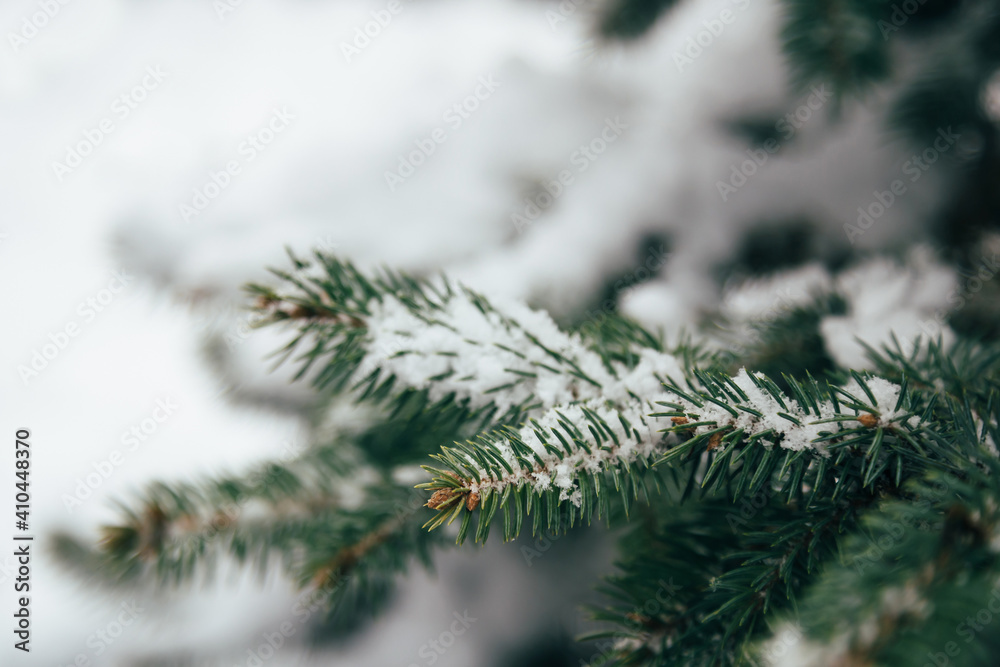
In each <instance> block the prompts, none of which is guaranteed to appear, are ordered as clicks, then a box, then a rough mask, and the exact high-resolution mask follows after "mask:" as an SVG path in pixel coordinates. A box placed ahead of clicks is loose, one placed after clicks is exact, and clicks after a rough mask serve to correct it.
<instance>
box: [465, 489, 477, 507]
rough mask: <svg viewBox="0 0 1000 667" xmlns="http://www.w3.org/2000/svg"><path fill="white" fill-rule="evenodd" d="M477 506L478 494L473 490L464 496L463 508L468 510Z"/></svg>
mask: <svg viewBox="0 0 1000 667" xmlns="http://www.w3.org/2000/svg"><path fill="white" fill-rule="evenodd" d="M477 507H479V494H478V493H476V492H475V491H473V492H472V493H470V494H469V495H468V496H467V497H466V498H465V509H467V510H469V511H470V512H471V511H472V510H474V509H476V508H477Z"/></svg>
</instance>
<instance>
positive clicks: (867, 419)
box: [858, 412, 878, 428]
mask: <svg viewBox="0 0 1000 667" xmlns="http://www.w3.org/2000/svg"><path fill="white" fill-rule="evenodd" d="M858 421H859V422H861V425H862V426H864V427H865V428H874V427H875V425H876V424H878V417H876V416H875V415H873V414H872V413H870V412H866V413H864V414H862V415H858Z"/></svg>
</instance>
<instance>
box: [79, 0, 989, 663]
mask: <svg viewBox="0 0 1000 667" xmlns="http://www.w3.org/2000/svg"><path fill="white" fill-rule="evenodd" d="M675 4H677V3H676V2H672V1H670V2H664V1H662V0H661V1H658V2H642V1H639V0H616V1H614V2H610V3H607V5H606V7H605V8H604V13H602V14H601V16H600V23H599V31H600V33H601V34H602V35H603V36H604V37H605V38H607V39H634V38H636V37H638V36H640V35H642V33H643V32H644V31H645V30H646V29H648V27H649V25H650V24H651V23H652V22H653V21H654V20H656V19H657V18H658V17H660V16H661V15H662V18H663V20H669V12H670V10H671V8H672V7H673V6H674V5H675ZM785 10H786V24H785V30H784V42H785V51H786V55H787V57H788V59H789V63H790V67H791V69H792V70H793V71H794V72H795V76H796V81H797V84H798V85H803V86H808V85H812V84H815V83H826V84H828V85H830V86H831V87H832V88H833V90H834V91H835V93H836V95H837V97H838V99H839V100H841V102H842V103H843V104H846V103H847V101H849V100H850V99H853V98H854V97H856V96H863V95H865V94H866V93H867V92H868V91H871V90H872V89H873V87H875V86H878V85H879V84H881V83H883V82H885V81H887V80H889V79H891V78H892V77H893V76H894V73H897V72H899V71H901V70H904V69H905V70H906V71H907V72H908V79H907V81H908V82H909V83H908V84H907V85H902V86H898V87H895V88H893V89H892V94H893V95H895V103H894V108H895V113H894V115H893V123H894V126H893V127H892V128H887V130H893V131H899V132H901V133H902V134H904V135H906V136H908V137H911V139H913V140H914V141H915V142H916V143H918V144H920V143H921V142H923V144H926V142H927V140H928V138H929V139H930V140H931V141H932V140H933V137H934V134H935V133H936V132H937V131H938V129H939V128H940V127H942V126H954V127H956V128H961V131H962V132H963V133H967V134H968V135H969V136H975V137H976V138H977V145H976V148H975V151H974V155H973V157H971V158H969V159H968V161H967V163H966V168H967V170H968V174H967V177H966V178H964V179H963V182H962V183H961V184H959V185H958V187H957V189H956V190H955V193H954V197H953V198H952V199H951V200H950V202H949V204H948V206H947V207H946V209H945V210H944V212H943V213H942V215H941V222H940V225H939V231H940V234H939V237H940V239H941V240H942V242H943V243H944V244H945V247H946V254H947V255H948V257H949V259H951V260H952V261H954V263H955V264H956V265H957V266H959V267H965V268H968V267H970V266H973V265H974V264H975V262H976V261H978V256H977V255H976V253H977V252H978V249H980V248H981V247H982V246H981V245H979V240H980V239H981V235H982V233H983V231H984V230H987V229H989V228H990V227H991V226H992V225H995V221H996V219H997V217H996V214H997V207H998V203H1000V200H998V195H997V189H996V187H995V184H996V182H997V181H996V177H997V173H998V168H997V167H998V142H997V136H996V132H997V122H996V117H994V116H991V115H990V114H989V113H988V112H987V111H985V110H984V105H983V103H982V100H983V97H984V95H987V94H989V91H990V90H991V88H990V86H995V85H996V83H995V81H996V72H997V71H998V67H1000V62H998V61H1000V48H998V46H1000V39H998V37H1000V8H998V7H997V6H996V3H992V2H985V1H978V2H977V1H972V0H970V1H968V2H961V3H952V2H943V1H938V0H924V1H923V2H917V1H916V0H914V1H913V2H890V1H889V0H873V1H870V2H869V1H861V0H846V1H841V0H838V1H834V0H785ZM924 46H926V49H927V50H928V52H929V55H927V54H920V55H919V57H918V55H916V51H919V50H921V49H923V48H924ZM906 59H910V60H909V61H907V62H904V60H906ZM273 274H274V278H273V280H270V281H267V282H261V283H259V284H252V285H249V286H248V287H247V291H248V299H249V302H250V303H251V308H252V309H253V311H254V313H255V317H254V321H256V322H258V323H259V324H260V326H268V327H278V328H280V329H281V330H282V331H284V332H286V334H287V336H288V342H287V345H286V346H285V347H284V348H283V349H282V350H280V351H279V352H278V354H277V363H279V364H285V365H291V366H292V367H294V368H295V370H296V381H298V382H302V383H308V384H309V385H310V386H311V387H312V388H313V390H314V391H315V393H316V396H317V400H318V405H319V406H320V407H319V408H318V410H317V413H316V415H315V418H314V422H315V423H314V429H313V433H312V436H313V437H312V442H311V443H310V446H309V447H308V448H307V449H306V450H305V451H304V452H301V453H298V454H296V455H295V456H293V457H290V458H288V457H286V458H285V459H282V460H275V461H274V462H272V463H269V464H267V465H264V466H262V467H261V468H260V469H259V470H256V471H253V472H251V473H249V474H246V475H233V476H226V477H221V478H216V477H210V478H206V479H204V480H202V481H200V482H187V483H171V482H169V481H163V482H157V483H155V484H153V485H151V486H149V487H148V489H147V491H146V493H145V495H144V496H143V497H142V498H140V499H138V500H137V501H136V502H135V503H134V504H132V505H130V506H129V507H127V508H125V509H124V510H123V513H122V518H121V521H120V522H119V523H117V524H116V525H113V526H109V527H107V528H105V530H104V533H103V536H102V538H101V540H100V543H99V544H98V545H95V546H93V547H92V546H88V545H85V544H79V543H76V542H73V541H71V540H70V539H69V538H65V539H64V540H63V541H62V543H61V546H62V550H63V553H64V555H66V556H68V557H69V560H71V561H72V562H73V563H74V564H76V565H77V566H79V567H82V568H84V569H86V571H88V572H98V573H100V574H101V575H102V576H103V577H104V578H105V580H106V581H108V582H109V583H111V584H114V585H128V584H130V583H132V582H138V581H144V580H146V579H148V578H154V579H156V580H158V581H160V582H162V583H164V584H176V583H179V582H183V581H186V580H189V579H191V578H193V577H195V576H197V575H199V573H201V572H203V571H204V570H205V569H206V568H207V569H210V568H211V564H212V562H213V560H214V559H217V558H219V557H220V556H222V555H228V556H231V557H233V558H235V559H236V560H238V561H240V562H245V563H247V564H253V566H255V567H260V568H266V567H268V566H269V565H270V564H271V563H276V564H277V565H279V566H280V567H281V568H283V570H284V571H285V572H286V573H287V576H288V577H289V578H291V579H292V580H293V581H295V582H296V583H297V584H299V585H300V586H301V587H303V588H304V589H308V590H310V591H313V592H314V594H315V599H316V600H317V601H320V602H322V603H323V604H324V605H325V606H326V607H327V608H328V609H329V610H330V613H331V614H333V615H334V616H336V617H337V618H339V619H340V620H341V622H342V623H343V625H344V626H345V628H349V626H350V619H351V617H352V616H353V615H354V610H357V609H365V610H368V611H377V610H378V608H379V605H380V604H381V602H382V601H383V600H384V599H385V597H386V593H387V591H388V590H389V588H390V586H391V581H392V579H393V578H394V577H395V576H396V575H398V574H399V573H400V572H403V571H405V570H407V569H408V568H410V567H411V566H412V565H413V563H414V562H415V561H422V562H424V563H425V564H429V563H430V561H431V559H432V557H433V554H434V553H435V552H436V551H437V550H441V549H446V548H457V547H461V548H472V547H471V546H470V545H471V544H477V543H483V542H486V541H487V540H490V539H493V540H502V541H510V540H513V539H515V538H517V537H518V536H519V535H524V534H529V535H539V534H542V533H545V534H552V533H556V534H558V533H563V532H566V531H570V530H574V529H575V528H576V527H578V526H581V525H589V524H593V523H601V524H604V525H606V526H608V527H612V528H616V529H621V531H622V532H621V537H620V545H619V546H620V558H619V560H618V563H617V566H616V569H615V570H614V571H613V572H608V573H607V577H606V579H605V580H604V582H603V584H602V591H603V592H604V593H605V595H606V603H605V604H604V605H601V606H599V607H596V608H594V609H593V610H591V614H592V617H593V619H594V620H595V621H596V622H597V623H598V624H599V625H600V627H601V629H600V630H599V631H598V632H596V633H594V634H591V635H588V636H587V637H583V638H581V640H582V641H586V642H590V644H589V645H588V646H589V647H592V648H593V652H594V657H593V659H592V660H591V661H590V664H591V665H595V666H596V665H648V666H653V665H692V666H695V665H706V666H708V665H742V664H787V665H806V664H809V665H858V666H860V665H922V664H925V663H926V664H934V665H945V664H949V665H951V664H954V665H992V664H996V661H997V658H996V656H997V655H1000V623H991V622H990V621H991V620H992V619H993V617H994V616H996V614H997V612H1000V462H998V460H997V459H998V452H997V442H998V441H1000V343H998V342H997V340H996V333H997V330H998V329H997V324H996V319H995V307H991V306H990V304H989V303H988V302H989V300H990V299H989V296H988V295H989V294H994V292H990V291H987V292H984V295H980V297H979V298H978V300H976V304H975V306H974V307H970V308H967V309H965V310H964V311H963V313H962V314H961V316H960V317H958V318H955V319H954V320H953V321H952V322H951V324H952V325H953V326H954V327H955V329H956V331H957V332H958V336H957V338H956V339H955V340H953V341H947V340H945V339H944V338H943V337H938V336H933V335H931V336H924V337H922V338H920V339H917V340H908V341H903V340H897V341H895V343H894V344H893V345H890V346H887V347H885V348H882V349H874V348H869V350H868V353H869V362H870V364H869V370H865V371H858V370H854V369H850V368H843V367H841V366H839V365H838V364H837V363H836V362H835V361H834V360H833V359H831V358H830V356H829V355H826V354H824V353H823V352H822V351H821V350H820V349H819V347H820V343H819V342H818V326H819V325H818V322H819V319H820V318H821V317H823V316H824V315H827V314H830V313H835V312H837V311H838V309H839V308H841V307H842V304H843V301H844V298H845V297H844V295H843V294H841V293H838V291H837V289H836V288H831V289H829V290H827V291H825V292H823V293H817V294H815V295H814V297H813V298H812V299H811V300H810V301H809V302H808V303H802V304H797V305H796V306H795V307H794V308H792V309H791V310H789V311H787V312H784V313H782V314H781V316H780V317H777V318H775V319H773V320H771V321H768V322H766V323H763V324H761V325H759V326H758V327H757V331H756V335H755V336H754V337H753V338H752V340H750V341H749V342H744V343H742V344H741V345H739V346H736V347H733V348H730V349H720V348H719V347H718V346H712V345H709V344H706V343H705V342H704V341H702V340H701V338H700V337H699V335H698V334H697V333H695V334H693V335H692V336H691V337H690V338H685V339H681V340H665V339H664V338H663V337H662V336H661V335H659V334H658V333H656V332H652V331H647V330H645V329H644V328H642V327H641V326H639V325H638V324H636V323H635V322H632V321H630V320H628V319H626V318H624V317H620V316H618V315H614V314H611V315H607V316H604V317H601V318H599V319H596V320H590V321H584V322H583V323H578V325H577V326H574V327H561V326H559V325H558V324H557V323H556V322H555V321H554V320H553V319H552V318H550V317H549V316H548V315H547V314H546V313H544V312H541V311H538V310H533V309H531V308H530V307H528V306H527V305H525V304H523V303H519V302H514V301H511V302H505V301H499V300H495V299H490V298H488V297H487V296H485V295H483V294H479V293H477V292H475V291H473V290H471V289H468V288H466V287H464V286H463V285H461V284H458V283H456V282H454V281H452V280H451V279H449V278H448V277H447V276H440V277H419V276H410V275H406V274H403V273H397V272H395V271H392V270H388V269H386V270H382V271H379V272H375V273H368V272H363V271H361V270H359V269H357V268H356V267H355V266H354V265H353V264H352V263H351V262H350V261H347V260H346V259H345V258H341V257H337V256H334V255H331V254H328V253H325V252H316V253H315V254H314V255H313V256H310V257H302V258H300V257H296V256H294V255H292V254H291V253H290V260H289V265H288V266H285V267H280V268H276V269H273ZM991 277H992V276H991ZM984 299H985V301H984ZM345 404H351V405H357V406H360V408H363V409H366V410H369V411H371V412H372V413H373V414H375V415H377V417H376V418H375V419H374V420H372V423H371V425H370V426H369V427H367V428H365V429H362V430H361V431H360V432H352V431H349V430H346V429H337V428H329V423H328V422H329V420H330V415H335V414H337V411H338V410H340V409H342V408H343V406H344V405H345ZM360 408H359V409H360ZM334 426H335V425H334ZM415 471H417V472H416V473H415ZM421 471H422V472H421ZM594 583H597V582H594ZM581 585H586V584H581ZM344 610H347V611H344ZM994 610H996V611H994Z"/></svg>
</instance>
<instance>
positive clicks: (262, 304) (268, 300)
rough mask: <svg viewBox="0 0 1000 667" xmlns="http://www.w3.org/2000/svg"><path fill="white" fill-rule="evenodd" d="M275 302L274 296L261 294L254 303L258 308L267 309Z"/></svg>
mask: <svg viewBox="0 0 1000 667" xmlns="http://www.w3.org/2000/svg"><path fill="white" fill-rule="evenodd" d="M274 302H275V299H274V298H273V297H270V296H264V295H261V296H258V297H257V300H256V302H255V303H254V306H256V307H257V308H259V309H260V310H265V309H267V308H269V307H271V305H273V304H274Z"/></svg>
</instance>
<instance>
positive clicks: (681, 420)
mask: <svg viewBox="0 0 1000 667" xmlns="http://www.w3.org/2000/svg"><path fill="white" fill-rule="evenodd" d="M670 421H672V422H673V423H674V425H675V426H680V425H682V424H687V423H688V418H687V417H671V418H670Z"/></svg>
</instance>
